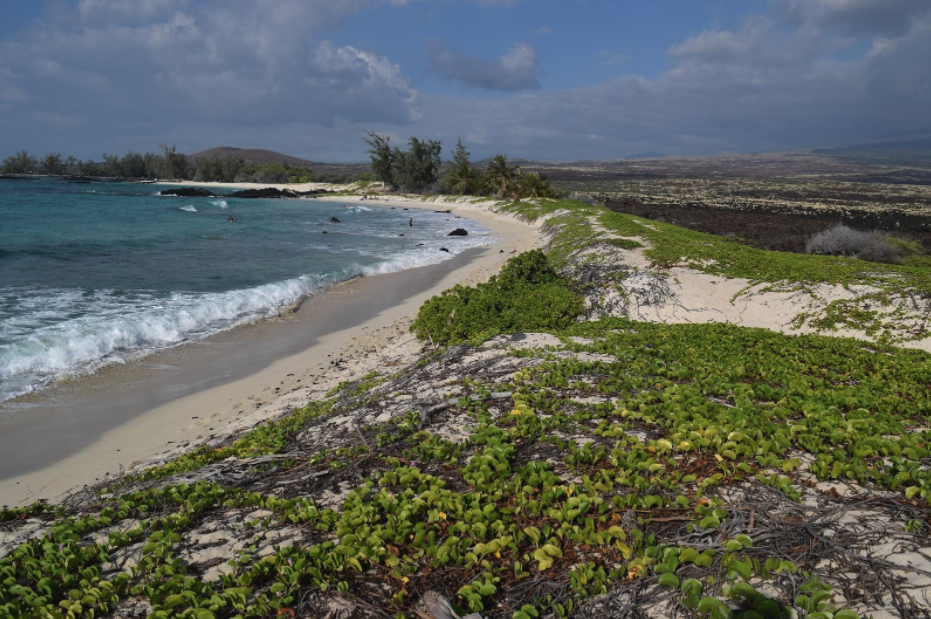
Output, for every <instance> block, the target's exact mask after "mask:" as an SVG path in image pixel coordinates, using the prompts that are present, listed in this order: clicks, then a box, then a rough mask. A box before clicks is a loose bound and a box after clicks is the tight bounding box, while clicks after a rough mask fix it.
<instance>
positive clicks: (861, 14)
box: [775, 0, 931, 37]
mask: <svg viewBox="0 0 931 619" xmlns="http://www.w3.org/2000/svg"><path fill="white" fill-rule="evenodd" d="M775 4H776V7H777V8H778V9H779V10H780V11H781V12H782V14H783V15H784V16H785V17H786V18H787V19H788V20H789V21H790V22H791V23H792V24H793V25H795V26H797V27H802V26H807V27H814V28H818V29H822V30H830V31H834V32H837V33H839V34H842V35H845V36H862V35H867V36H886V37H896V36H901V35H903V34H905V33H907V32H908V31H909V30H910V29H911V28H912V26H913V25H914V24H915V22H916V21H918V20H920V19H921V18H922V17H926V16H928V15H929V14H931V3H929V2H928V0H775Z"/></svg>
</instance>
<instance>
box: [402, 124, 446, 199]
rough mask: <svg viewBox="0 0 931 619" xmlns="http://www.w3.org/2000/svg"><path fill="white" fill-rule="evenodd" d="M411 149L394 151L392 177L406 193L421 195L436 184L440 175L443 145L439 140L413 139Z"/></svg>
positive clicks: (410, 143) (410, 144)
mask: <svg viewBox="0 0 931 619" xmlns="http://www.w3.org/2000/svg"><path fill="white" fill-rule="evenodd" d="M408 145H409V148H408V149H407V150H406V151H403V150H401V149H399V148H397V147H395V148H394V149H393V150H392V159H393V162H392V170H393V172H392V175H393V177H394V182H395V185H396V186H398V187H399V188H401V189H403V190H405V191H412V192H417V193H420V192H422V191H424V190H425V189H426V188H428V187H430V186H431V185H433V184H435V183H436V181H437V179H438V178H439V175H440V165H441V164H442V159H441V158H440V157H441V155H442V153H443V145H442V143H441V142H440V141H438V140H419V139H417V138H416V137H413V136H412V137H411V139H410V140H409V142H408Z"/></svg>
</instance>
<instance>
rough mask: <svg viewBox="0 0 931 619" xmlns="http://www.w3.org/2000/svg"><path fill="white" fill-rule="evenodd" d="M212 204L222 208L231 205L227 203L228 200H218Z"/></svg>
mask: <svg viewBox="0 0 931 619" xmlns="http://www.w3.org/2000/svg"><path fill="white" fill-rule="evenodd" d="M210 204H212V205H214V206H219V207H220V208H227V207H228V206H229V204H227V203H226V200H216V201H213V202H211V203H210Z"/></svg>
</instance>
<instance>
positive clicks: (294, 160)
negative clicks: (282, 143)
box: [188, 146, 317, 168]
mask: <svg viewBox="0 0 931 619" xmlns="http://www.w3.org/2000/svg"><path fill="white" fill-rule="evenodd" d="M228 155H232V156H234V157H242V158H243V159H244V160H245V161H246V163H284V164H286V165H289V166H293V167H295V168H312V167H315V166H316V165H317V164H316V163H314V162H313V161H308V160H307V159H301V158H300V157H292V156H291V155H285V154H283V153H276V152H275V151H273V150H265V149H264V148H234V147H232V146H217V147H215V148H208V149H207V150H202V151H200V152H199V153H194V154H193V155H188V157H189V158H191V159H195V160H196V159H202V158H204V157H208V158H209V157H216V156H220V157H225V156H228Z"/></svg>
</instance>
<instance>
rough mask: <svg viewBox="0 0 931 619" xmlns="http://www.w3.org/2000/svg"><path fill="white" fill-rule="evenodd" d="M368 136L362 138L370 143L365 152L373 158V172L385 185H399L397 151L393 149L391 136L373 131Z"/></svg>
mask: <svg viewBox="0 0 931 619" xmlns="http://www.w3.org/2000/svg"><path fill="white" fill-rule="evenodd" d="M368 136H369V137H367V138H362V139H363V140H365V143H366V144H368V145H369V148H368V150H366V151H365V152H367V153H368V154H369V156H370V157H371V158H372V174H373V175H374V176H375V178H376V179H378V180H379V181H381V183H382V185H383V186H385V187H397V184H396V183H395V179H394V155H395V151H394V150H392V149H391V144H390V142H391V138H390V137H387V136H383V135H378V134H377V133H372V132H371V131H369V132H368ZM395 150H397V149H395Z"/></svg>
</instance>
